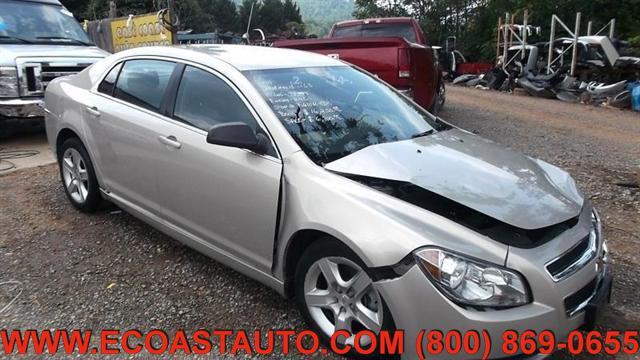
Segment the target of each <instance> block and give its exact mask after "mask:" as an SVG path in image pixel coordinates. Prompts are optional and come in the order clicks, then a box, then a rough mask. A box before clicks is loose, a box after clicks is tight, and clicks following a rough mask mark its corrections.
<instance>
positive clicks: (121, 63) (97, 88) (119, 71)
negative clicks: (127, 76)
mask: <svg viewBox="0 0 640 360" xmlns="http://www.w3.org/2000/svg"><path fill="white" fill-rule="evenodd" d="M118 66H119V67H120V69H118V74H116V80H115V81H114V82H113V86H112V87H111V92H110V93H109V94H107V93H104V92H102V91H100V90H99V89H100V84H102V83H103V82H104V81H105V80H106V79H107V76H109V74H111V72H112V71H113V70H114V69H115V68H117V67H118ZM123 66H124V61H119V62H117V63H116V64H115V65H113V66H112V67H110V68H109V71H107V72H106V74H105V75H104V76H103V77H102V80H100V82H98V86H96V92H98V93H100V94H104V95H109V96H113V93H114V92H115V91H116V85H117V84H118V79H120V73H121V72H122V67H123Z"/></svg>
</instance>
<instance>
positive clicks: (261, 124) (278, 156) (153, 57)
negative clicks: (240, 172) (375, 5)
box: [89, 55, 282, 164]
mask: <svg viewBox="0 0 640 360" xmlns="http://www.w3.org/2000/svg"><path fill="white" fill-rule="evenodd" d="M130 60H164V61H171V62H174V63H176V65H184V66H185V67H186V66H187V65H188V66H193V67H196V68H199V69H201V70H203V71H206V72H208V73H211V74H213V75H214V76H217V77H218V78H220V79H221V80H222V81H224V82H225V83H226V84H227V85H229V87H231V89H232V90H233V91H234V92H235V93H236V95H237V96H238V97H239V98H240V100H241V101H242V102H243V103H244V104H245V106H246V107H247V109H248V110H249V112H250V113H251V115H253V117H254V119H255V120H256V123H257V124H258V126H259V127H260V128H261V129H262V131H263V132H264V134H265V135H267V137H268V138H269V140H270V141H271V145H272V146H273V148H274V149H275V152H276V156H275V157H274V156H272V155H266V154H265V155H260V154H256V153H254V152H252V151H251V150H247V149H241V150H244V151H247V152H250V153H252V154H254V155H256V156H259V157H262V158H264V159H267V160H271V161H275V162H277V163H279V164H281V163H282V154H281V153H280V149H279V148H278V144H277V143H276V141H275V139H274V137H273V135H271V132H270V131H269V128H268V127H267V126H266V124H265V122H264V120H263V119H262V117H261V116H260V114H259V113H258V111H257V110H256V108H255V107H254V106H253V104H251V102H250V101H249V100H248V99H247V97H246V96H245V94H244V93H243V92H242V90H240V88H238V87H237V86H236V85H235V84H234V83H233V82H232V81H231V79H229V78H228V77H227V76H225V75H224V74H222V73H221V72H220V71H218V70H216V69H214V68H213V67H210V66H207V65H203V64H200V63H196V62H194V61H190V60H185V59H182V58H174V57H171V56H158V55H130V56H126V57H122V58H120V59H118V60H117V61H116V62H115V63H114V64H112V66H110V67H109V70H108V71H104V72H103V73H102V74H101V75H100V77H99V79H100V81H96V82H95V83H94V84H93V85H92V87H91V89H90V90H89V92H90V93H92V94H94V95H98V96H101V97H104V98H107V99H110V100H112V101H116V102H118V103H120V104H121V105H124V106H130V107H132V108H133V109H136V110H139V111H143V112H145V113H147V114H151V115H154V116H156V117H158V119H159V120H163V121H168V122H170V123H172V124H175V125H179V126H181V127H183V128H185V129H187V130H191V131H193V132H196V133H199V134H201V135H203V136H204V137H205V138H206V137H207V135H208V133H207V132H206V131H204V130H202V129H200V128H197V127H195V126H192V125H189V124H186V123H184V122H182V121H179V120H176V119H173V118H172V117H170V116H167V115H165V114H163V113H160V111H153V110H149V109H146V108H143V107H141V106H138V105H135V104H132V103H130V102H127V101H124V100H122V99H119V98H117V97H115V96H113V95H107V94H105V93H101V92H99V91H98V86H99V85H100V83H101V82H102V81H103V80H104V78H105V77H107V75H109V71H111V69H113V67H114V66H116V65H118V64H121V63H124V62H126V61H130ZM176 69H178V66H176V68H175V69H174V72H175V71H176ZM120 70H121V71H120V72H122V69H120ZM120 72H119V73H118V79H119V78H120ZM240 74H241V73H240ZM172 76H173V74H172ZM241 76H244V75H241ZM181 78H182V73H180V79H181ZM169 82H170V83H171V80H169ZM116 84H117V82H116ZM178 85H179V82H178ZM169 90H172V91H169ZM165 91H166V95H167V96H170V97H172V98H173V102H174V104H175V98H176V96H177V94H178V86H176V87H175V89H169V86H167V89H166V90H165ZM114 92H115V86H114ZM165 100H166V99H165V98H163V99H162V103H161V105H160V107H161V109H162V107H163V105H164V101H165Z"/></svg>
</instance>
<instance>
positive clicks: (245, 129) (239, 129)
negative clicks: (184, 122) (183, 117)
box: [207, 122, 269, 155]
mask: <svg viewBox="0 0 640 360" xmlns="http://www.w3.org/2000/svg"><path fill="white" fill-rule="evenodd" d="M207 142H208V143H209V144H215V145H222V146H230V147H236V148H240V149H248V150H251V151H253V152H254V153H256V154H259V155H264V154H266V153H267V152H268V151H269V139H268V138H267V137H266V136H265V135H264V134H257V135H256V133H255V132H254V131H253V129H252V128H251V127H250V126H249V125H247V124H245V123H243V122H230V123H224V124H219V125H216V126H214V127H212V128H211V130H209V133H208V134H207Z"/></svg>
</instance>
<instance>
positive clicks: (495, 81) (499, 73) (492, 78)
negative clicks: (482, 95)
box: [478, 67, 508, 90]
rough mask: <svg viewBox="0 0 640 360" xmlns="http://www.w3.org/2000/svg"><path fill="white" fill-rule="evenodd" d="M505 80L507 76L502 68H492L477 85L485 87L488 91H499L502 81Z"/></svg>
mask: <svg viewBox="0 0 640 360" xmlns="http://www.w3.org/2000/svg"><path fill="white" fill-rule="evenodd" d="M507 78H508V75H507V73H505V72H504V71H503V70H502V68H500V67H494V68H493V69H491V70H489V71H488V72H487V73H486V74H485V75H484V77H483V78H482V80H480V82H479V83H478V85H480V86H484V87H487V88H489V89H493V90H498V89H500V87H501V86H502V84H503V83H504V81H505V80H507Z"/></svg>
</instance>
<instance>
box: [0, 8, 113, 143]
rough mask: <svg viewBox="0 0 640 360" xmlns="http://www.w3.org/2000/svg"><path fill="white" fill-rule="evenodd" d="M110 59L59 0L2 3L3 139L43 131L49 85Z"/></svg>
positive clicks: (0, 81)
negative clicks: (26, 132) (33, 130)
mask: <svg viewBox="0 0 640 360" xmlns="http://www.w3.org/2000/svg"><path fill="white" fill-rule="evenodd" d="M107 55H108V53H106V52H105V51H102V50H100V49H99V48H97V47H96V46H94V45H93V44H92V43H91V41H90V40H89V38H88V37H87V34H86V33H85V32H84V31H83V30H82V28H81V27H80V24H78V22H77V21H76V20H75V19H74V17H73V15H72V14H71V13H70V12H69V11H67V10H66V9H65V8H64V7H63V6H62V4H61V3H60V2H59V1H58V0H29V1H17V0H0V137H4V136H8V135H10V134H11V133H13V132H16V131H19V130H23V129H25V128H29V129H30V128H34V127H35V128H39V129H42V128H43V125H44V122H43V116H44V113H43V110H42V98H43V95H44V91H45V89H46V88H47V85H48V84H49V82H50V81H51V80H52V79H55V78H56V77H58V76H64V75H70V74H75V73H77V72H79V71H80V70H82V69H84V68H86V67H87V66H89V65H91V64H93V63H94V62H95V61H97V60H99V59H101V58H103V57H105V56H107Z"/></svg>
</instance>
